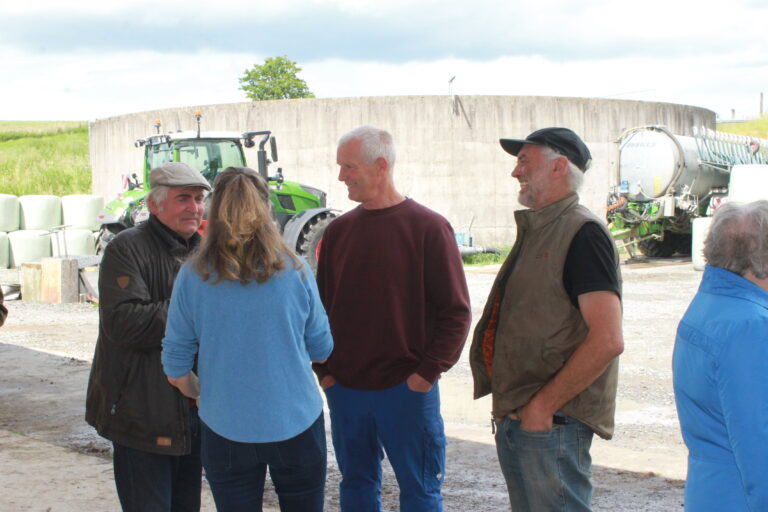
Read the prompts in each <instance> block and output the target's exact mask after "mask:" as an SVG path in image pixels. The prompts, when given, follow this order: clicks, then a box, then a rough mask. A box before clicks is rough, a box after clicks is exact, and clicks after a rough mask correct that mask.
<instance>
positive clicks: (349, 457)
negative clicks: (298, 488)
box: [325, 382, 446, 512]
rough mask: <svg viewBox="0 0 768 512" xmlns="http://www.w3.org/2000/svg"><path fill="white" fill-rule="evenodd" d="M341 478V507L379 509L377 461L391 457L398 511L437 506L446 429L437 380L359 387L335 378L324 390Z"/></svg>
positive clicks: (348, 511) (350, 511)
mask: <svg viewBox="0 0 768 512" xmlns="http://www.w3.org/2000/svg"><path fill="white" fill-rule="evenodd" d="M325 393H326V396H327V398H328V407H329V408H330V411H331V431H332V435H333V446H334V448H335V449H336V461H337V462H338V463H339V470H340V471H341V475H342V480H341V485H340V502H341V503H340V504H341V510H342V511H345V512H378V511H380V510H381V478H382V472H381V461H382V459H383V458H384V451H386V453H387V457H389V462H390V463H391V464H392V469H394V471H395V476H396V477H397V483H398V484H399V486H400V510H401V511H402V512H422V511H430V512H433V511H441V510H442V509H443V498H442V496H441V494H440V487H441V485H442V483H443V479H444V475H445V445H446V442H445V431H444V429H443V419H442V417H441V416H440V392H439V390H438V386H437V384H435V385H434V386H433V387H432V389H431V390H430V391H428V392H426V393H417V392H415V391H411V390H410V389H408V386H407V384H406V383H405V382H403V383H402V384H400V385H398V386H395V387H393V388H389V389H383V390H379V391H363V390H356V389H350V388H345V387H343V386H342V385H340V384H338V383H336V384H334V385H333V386H331V387H330V388H328V389H326V390H325Z"/></svg>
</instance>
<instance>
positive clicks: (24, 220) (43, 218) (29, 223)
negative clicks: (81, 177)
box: [19, 195, 61, 230]
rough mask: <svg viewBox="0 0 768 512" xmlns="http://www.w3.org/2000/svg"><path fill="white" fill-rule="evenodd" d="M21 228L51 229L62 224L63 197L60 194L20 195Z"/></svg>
mask: <svg viewBox="0 0 768 512" xmlns="http://www.w3.org/2000/svg"><path fill="white" fill-rule="evenodd" d="M19 204H21V222H20V225H21V229H25V230H36V229H45V230H50V229H51V228H52V227H54V226H60V225H61V198H60V197H58V196H46V195H31V196H20V197H19Z"/></svg>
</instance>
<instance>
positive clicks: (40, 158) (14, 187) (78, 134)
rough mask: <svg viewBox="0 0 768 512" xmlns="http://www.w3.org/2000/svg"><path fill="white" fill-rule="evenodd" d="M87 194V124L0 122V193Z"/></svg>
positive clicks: (88, 181)
mask: <svg viewBox="0 0 768 512" xmlns="http://www.w3.org/2000/svg"><path fill="white" fill-rule="evenodd" d="M90 192H91V168H90V164H89V163H88V125H87V123H85V122H67V121H0V193H2V194H14V195H17V196H22V195H28V194H52V195H57V196H63V195H67V194H89V193H90Z"/></svg>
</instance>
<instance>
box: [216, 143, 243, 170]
mask: <svg viewBox="0 0 768 512" xmlns="http://www.w3.org/2000/svg"><path fill="white" fill-rule="evenodd" d="M218 149H219V155H220V157H221V166H220V167H219V169H218V171H219V172H221V171H223V170H224V169H226V168H227V167H245V166H246V163H245V157H244V156H243V148H242V147H241V146H240V144H238V143H236V142H232V141H221V142H219V143H218Z"/></svg>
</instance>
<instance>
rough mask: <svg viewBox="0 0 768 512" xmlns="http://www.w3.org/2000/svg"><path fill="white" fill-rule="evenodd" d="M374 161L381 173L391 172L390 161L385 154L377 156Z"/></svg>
mask: <svg viewBox="0 0 768 512" xmlns="http://www.w3.org/2000/svg"><path fill="white" fill-rule="evenodd" d="M374 163H375V164H376V170H377V171H378V172H379V174H382V173H388V172H389V162H387V159H386V158H384V157H383V156H380V157H379V158H377V159H376V161H375V162H374Z"/></svg>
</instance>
